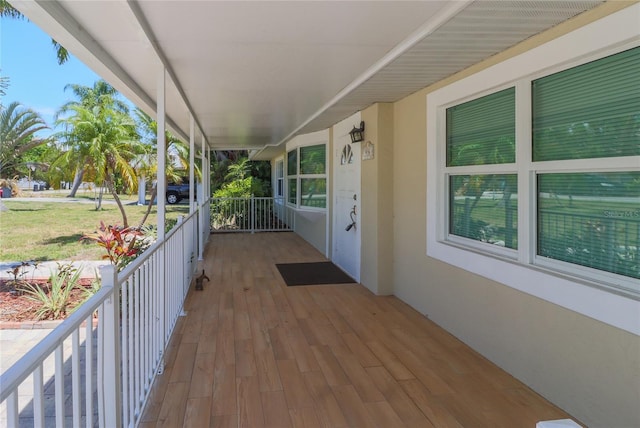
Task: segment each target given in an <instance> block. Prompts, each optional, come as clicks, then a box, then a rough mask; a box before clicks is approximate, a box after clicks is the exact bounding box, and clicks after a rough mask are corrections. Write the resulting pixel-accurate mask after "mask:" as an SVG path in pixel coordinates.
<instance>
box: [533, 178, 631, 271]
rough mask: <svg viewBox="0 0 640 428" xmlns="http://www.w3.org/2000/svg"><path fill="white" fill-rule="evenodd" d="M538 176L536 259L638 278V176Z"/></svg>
mask: <svg viewBox="0 0 640 428" xmlns="http://www.w3.org/2000/svg"><path fill="white" fill-rule="evenodd" d="M537 178H538V180H537V181H538V250H537V253H538V255H541V256H544V257H549V258H552V259H556V260H562V261H565V262H569V263H575V264H578V265H582V266H588V267H591V268H595V269H599V270H604V271H607V272H612V273H617V274H620V275H625V276H630V277H632V278H640V272H639V270H640V258H639V254H638V251H639V249H640V172H637V171H636V172H608V173H606V172H605V173H601V172H584V173H550V174H540V175H538V177H537Z"/></svg>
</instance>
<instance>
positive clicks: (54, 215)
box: [0, 199, 189, 261]
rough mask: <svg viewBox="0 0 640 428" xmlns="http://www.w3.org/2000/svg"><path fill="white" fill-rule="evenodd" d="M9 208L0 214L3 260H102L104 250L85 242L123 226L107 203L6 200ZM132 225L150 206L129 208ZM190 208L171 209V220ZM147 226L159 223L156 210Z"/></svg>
mask: <svg viewBox="0 0 640 428" xmlns="http://www.w3.org/2000/svg"><path fill="white" fill-rule="evenodd" d="M2 203H3V204H4V205H5V207H6V208H8V210H7V211H3V212H1V213H0V261H29V260H35V261H47V260H99V259H100V258H101V256H102V255H103V254H104V252H103V251H104V250H102V249H101V248H99V247H98V246H97V245H96V244H95V243H91V242H89V241H81V240H80V238H81V237H82V236H83V235H84V234H88V233H93V232H95V231H96V230H97V228H98V226H99V225H100V221H103V222H104V223H105V224H112V225H113V224H122V218H121V215H120V211H119V210H118V207H117V206H116V205H115V204H112V203H108V204H107V203H105V204H103V206H102V210H100V211H96V209H95V205H94V204H86V203H84V204H83V203H74V202H39V201H37V200H33V201H29V202H21V201H12V200H11V199H3V200H2ZM125 209H126V212H127V216H128V219H129V224H130V225H137V224H138V223H139V222H140V220H141V219H142V216H143V215H144V212H145V211H146V209H147V207H146V206H137V205H127V206H126V207H125ZM188 212H189V207H188V206H186V205H170V206H167V218H168V219H175V218H177V217H178V216H179V215H187V214H188ZM146 224H147V225H155V224H156V208H155V207H154V208H153V209H152V211H151V215H150V216H149V218H148V219H147V222H146Z"/></svg>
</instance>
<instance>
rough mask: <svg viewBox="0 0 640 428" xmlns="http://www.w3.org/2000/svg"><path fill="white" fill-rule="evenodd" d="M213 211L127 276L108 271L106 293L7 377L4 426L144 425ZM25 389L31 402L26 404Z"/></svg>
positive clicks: (0, 399)
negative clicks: (141, 418) (153, 390)
mask: <svg viewBox="0 0 640 428" xmlns="http://www.w3.org/2000/svg"><path fill="white" fill-rule="evenodd" d="M207 205H208V201H207V202H205V203H204V204H203V205H201V206H199V207H198V210H197V211H196V212H195V213H193V214H191V215H189V216H188V217H187V218H186V219H184V220H182V221H179V222H178V224H177V225H176V227H174V228H173V229H172V230H171V231H170V232H169V233H168V234H167V236H166V237H165V239H164V240H163V241H158V242H156V243H155V244H153V245H152V246H151V247H150V248H149V249H147V250H146V251H145V252H144V253H143V254H141V255H140V257H138V258H136V259H135V260H134V261H133V262H132V263H131V264H129V265H128V266H127V267H126V268H125V269H124V270H123V271H122V272H119V273H118V272H116V271H115V268H114V267H113V266H105V267H103V268H102V269H101V276H102V287H101V289H100V290H99V291H98V292H97V293H96V294H95V295H94V296H92V297H91V298H90V299H89V300H88V301H87V302H86V303H85V304H83V305H82V306H81V307H80V308H79V309H78V310H77V311H76V312H74V313H73V314H72V315H71V316H70V317H69V318H67V319H66V320H65V321H64V322H62V323H61V324H60V325H59V326H58V327H57V328H56V329H54V330H53V331H52V332H51V333H50V334H49V335H47V336H46V337H45V338H44V340H43V341H41V342H40V343H39V344H38V345H37V346H35V347H34V348H33V349H32V350H31V351H29V352H28V353H27V354H26V355H25V356H24V357H23V358H22V359H20V360H19V361H18V362H16V363H15V364H14V365H13V366H12V367H10V368H9V369H8V370H7V371H6V372H5V373H3V374H2V377H0V403H2V405H3V406H5V407H6V409H5V413H6V414H5V415H4V417H3V418H4V419H5V421H2V422H6V426H8V427H18V426H25V424H29V422H30V421H31V420H32V421H33V426H35V427H42V426H53V425H55V426H56V427H68V426H73V427H80V426H87V427H93V426H99V427H109V428H111V427H120V426H124V427H133V426H137V425H138V424H139V421H140V417H141V415H142V410H143V409H144V406H145V403H146V401H147V399H148V397H149V393H150V390H151V386H152V384H153V381H154V379H155V376H156V374H158V373H159V372H161V371H162V370H163V363H164V360H163V358H164V351H165V349H166V347H167V344H168V341H169V339H170V337H171V334H172V332H173V328H174V327H175V325H176V322H177V320H178V317H179V316H180V315H181V314H182V311H183V303H184V299H185V297H186V295H187V292H188V290H189V285H190V283H191V280H192V277H193V273H194V270H195V267H196V263H197V258H198V251H199V248H202V247H201V245H204V242H206V240H207V239H208V236H209V228H208V227H202V226H201V225H207V224H208V222H209V218H208V211H209V210H208V209H207V208H208V206H207ZM204 207H206V208H204ZM203 208H204V209H203ZM199 244H200V245H199ZM96 313H97V316H96V315H95V314H96ZM94 341H95V343H94ZM69 342H71V346H69ZM83 348H84V349H83ZM65 349H67V352H68V353H69V355H68V356H67V355H65V351H64V350H65ZM69 349H70V352H69ZM52 355H53V357H52ZM52 358H53V359H54V360H55V361H54V364H53V367H52V368H51V367H49V366H50V364H49V363H50V360H51V359H52ZM65 358H68V360H67V362H66V363H65ZM49 372H51V373H49ZM49 376H51V380H49V379H47V378H48V377H49ZM29 382H31V383H32V388H29V386H30V385H29ZM21 385H22V386H21ZM19 387H20V388H21V391H22V390H23V389H24V388H25V387H26V388H27V389H32V394H31V391H29V394H27V398H24V396H21V395H20V394H19V392H18V389H19ZM21 393H22V392H21ZM52 395H53V397H51V396H52ZM51 398H53V405H51V404H50V401H51ZM21 399H24V400H27V401H30V402H28V403H21V402H20V401H21ZM21 409H22V414H21ZM31 418H33V419H31Z"/></svg>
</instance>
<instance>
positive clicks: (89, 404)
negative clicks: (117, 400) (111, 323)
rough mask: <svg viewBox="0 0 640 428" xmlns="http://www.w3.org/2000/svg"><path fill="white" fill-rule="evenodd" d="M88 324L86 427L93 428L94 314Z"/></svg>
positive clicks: (85, 345)
mask: <svg viewBox="0 0 640 428" xmlns="http://www.w3.org/2000/svg"><path fill="white" fill-rule="evenodd" d="M86 323H87V324H86V326H85V338H84V347H85V348H84V359H85V363H84V367H85V371H84V376H85V379H84V385H85V386H84V397H85V398H84V399H85V414H86V420H85V425H86V426H87V428H91V427H92V426H93V313H92V314H90V315H89V317H88V318H87V321H86ZM36 426H37V425H36Z"/></svg>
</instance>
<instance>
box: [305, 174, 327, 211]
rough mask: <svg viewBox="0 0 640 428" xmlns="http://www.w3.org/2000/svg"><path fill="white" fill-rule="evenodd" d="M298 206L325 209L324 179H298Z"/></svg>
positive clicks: (325, 181) (325, 184) (325, 185)
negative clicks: (299, 189) (299, 188)
mask: <svg viewBox="0 0 640 428" xmlns="http://www.w3.org/2000/svg"><path fill="white" fill-rule="evenodd" d="M300 187H301V191H300V205H302V206H305V207H315V208H326V207H327V180H326V179H325V178H301V179H300Z"/></svg>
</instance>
